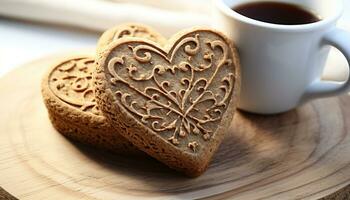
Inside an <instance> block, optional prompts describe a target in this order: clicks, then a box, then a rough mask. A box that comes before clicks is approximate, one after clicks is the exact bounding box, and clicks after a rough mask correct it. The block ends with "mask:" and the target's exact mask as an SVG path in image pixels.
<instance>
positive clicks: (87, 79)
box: [49, 57, 101, 115]
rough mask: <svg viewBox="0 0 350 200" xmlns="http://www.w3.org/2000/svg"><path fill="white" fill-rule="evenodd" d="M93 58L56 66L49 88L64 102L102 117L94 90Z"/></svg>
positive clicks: (52, 72) (50, 78) (51, 75)
mask: <svg viewBox="0 0 350 200" xmlns="http://www.w3.org/2000/svg"><path fill="white" fill-rule="evenodd" d="M94 70H95V65H94V59H93V58H86V57H84V58H76V59H71V60H68V61H65V62H63V63H61V64H59V65H58V66H56V67H55V68H54V69H53V70H52V71H51V73H50V76H49V87H50V90H51V91H52V92H53V94H54V95H55V96H56V97H58V98H59V99H60V100H62V101H63V102H65V103H67V104H69V105H71V106H73V107H76V108H78V109H80V110H81V111H84V112H90V113H93V114H95V115H101V113H100V111H99V110H98V108H97V105H96V100H95V97H94V91H93V88H92V73H93V71H94Z"/></svg>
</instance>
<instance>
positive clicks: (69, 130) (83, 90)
mask: <svg viewBox="0 0 350 200" xmlns="http://www.w3.org/2000/svg"><path fill="white" fill-rule="evenodd" d="M95 69H96V67H95V64H94V58H93V57H92V56H74V57H70V58H67V59H63V60H62V61H61V62H60V63H57V64H55V65H54V66H53V67H51V68H50V70H49V71H48V73H47V74H46V75H45V77H44V79H43V81H42V95H43V99H44V103H45V105H46V107H47V110H48V114H49V118H50V120H51V122H52V124H53V126H54V127H55V129H56V130H57V131H58V132H60V133H61V134H63V135H65V136H66V137H68V138H70V139H72V140H75V141H78V142H81V143H84V144H88V145H92V146H94V147H98V148H101V149H107V150H111V151H113V152H116V153H125V154H134V155H142V154H143V153H142V152H141V151H139V150H138V149H137V148H136V147H135V146H134V145H132V144H131V143H130V142H129V141H128V140H126V139H125V138H124V137H123V136H121V135H120V134H119V133H118V131H117V130H115V129H114V128H113V127H112V126H111V125H110V124H109V123H108V121H107V120H106V118H105V117H104V116H103V115H102V112H101V111H100V110H99V108H98V106H97V105H96V100H95V95H94V91H93V87H92V74H93V71H94V70H95Z"/></svg>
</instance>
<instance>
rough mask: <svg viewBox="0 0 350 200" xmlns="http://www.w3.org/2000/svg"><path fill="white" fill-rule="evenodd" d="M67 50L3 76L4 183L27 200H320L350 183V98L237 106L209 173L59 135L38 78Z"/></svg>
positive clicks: (0, 135)
mask: <svg viewBox="0 0 350 200" xmlns="http://www.w3.org/2000/svg"><path fill="white" fill-rule="evenodd" d="M63 56H65V55H58V56H57V55H56V56H50V57H47V58H44V59H41V60H39V61H36V62H33V63H30V64H27V65H24V66H22V67H20V68H18V69H16V70H14V71H13V72H11V73H9V74H8V75H7V76H5V77H3V78H2V79H1V80H0V102H1V104H0V186H1V187H2V188H4V189H5V190H6V191H8V192H9V193H11V194H12V195H14V196H16V197H17V198H19V199H104V200H108V199H119V200H121V199H142V200H145V199H194V198H204V199H206V198H208V199H225V198H230V199H236V200H239V199H249V200H253V199H284V200H285V199H318V198H320V197H323V196H326V195H328V194H330V193H333V192H335V191H337V190H339V189H340V188H342V187H344V186H346V185H347V184H349V183H350V156H349V154H350V132H349V131H350V97H349V96H342V97H338V98H329V99H323V100H318V101H313V102H311V103H309V104H306V105H304V106H301V107H300V108H298V109H296V110H293V111H291V112H288V113H285V114H281V115H274V116H257V115H253V114H247V113H241V112H239V113H238V114H237V115H236V116H235V119H234V121H233V122H232V126H231V127H230V134H229V135H228V136H227V138H226V139H225V141H224V143H223V144H222V145H221V147H220V149H219V151H218V152H217V154H216V155H215V157H214V159H213V161H212V162H211V165H210V167H209V169H208V171H207V172H206V173H205V174H203V175H202V176H200V177H198V178H195V179H191V178H187V177H184V176H183V175H181V174H178V173H176V172H174V171H172V170H170V169H168V168H167V167H166V166H164V165H162V164H161V163H159V162H157V161H156V160H154V159H152V158H150V157H127V156H125V157H121V156H118V155H113V154H111V153H108V152H103V151H99V150H96V149H94V148H91V147H86V146H83V145H80V144H78V143H74V142H71V141H69V140H68V139H66V138H65V137H63V136H62V135H60V134H59V133H58V132H57V131H55V129H53V127H52V126H51V124H50V121H49V119H48V116H47V113H46V109H45V107H44V104H43V102H42V98H41V94H40V81H41V78H42V75H43V73H44V72H45V71H46V70H47V68H48V67H49V66H50V65H51V64H52V63H55V62H58V61H59V59H60V58H62V57H63Z"/></svg>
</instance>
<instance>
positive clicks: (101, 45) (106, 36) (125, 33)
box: [96, 23, 166, 54]
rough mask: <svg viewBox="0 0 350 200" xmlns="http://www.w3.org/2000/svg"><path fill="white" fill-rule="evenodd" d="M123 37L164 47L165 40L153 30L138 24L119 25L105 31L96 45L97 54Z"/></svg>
mask: <svg viewBox="0 0 350 200" xmlns="http://www.w3.org/2000/svg"><path fill="white" fill-rule="evenodd" d="M125 37H138V38H145V39H147V40H150V41H153V42H156V43H158V44H159V45H164V44H165V42H166V39H165V38H164V37H163V36H162V35H161V34H159V33H158V32H157V31H155V30H154V29H153V28H151V27H149V26H147V25H144V24H138V23H126V24H120V25H118V26H115V27H113V28H110V29H108V30H107V31H105V32H104V33H103V34H102V36H101V37H100V39H99V40H98V43H97V48H96V49H97V54H99V53H100V52H102V51H103V50H104V49H105V48H106V47H107V46H108V45H109V44H110V43H111V42H113V41H115V40H118V39H120V38H125Z"/></svg>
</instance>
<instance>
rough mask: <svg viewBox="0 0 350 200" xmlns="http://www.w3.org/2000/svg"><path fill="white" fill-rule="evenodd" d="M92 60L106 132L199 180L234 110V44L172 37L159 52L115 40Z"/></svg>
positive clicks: (200, 32) (211, 34)
mask: <svg viewBox="0 0 350 200" xmlns="http://www.w3.org/2000/svg"><path fill="white" fill-rule="evenodd" d="M96 61H97V70H96V74H95V82H94V84H95V92H96V98H97V103H98V105H99V107H100V108H101V110H102V112H103V113H104V115H105V116H106V117H107V118H108V119H109V121H110V123H111V124H112V126H114V127H115V128H116V129H118V130H123V131H122V132H121V134H122V135H123V136H124V137H126V138H127V139H128V140H129V141H131V142H132V143H133V144H134V145H136V146H137V147H138V148H139V149H141V150H142V151H144V152H146V153H148V154H149V155H151V156H153V157H155V158H156V159H158V160H159V161H161V162H163V163H165V164H166V165H168V166H169V167H171V168H174V169H177V170H179V171H182V172H184V173H186V174H188V175H190V176H198V175H200V174H201V173H203V172H204V171H205V169H206V168H207V166H208V164H209V162H210V160H211V158H212V156H213V154H214V152H215V151H216V150H217V148H218V146H219V145H220V143H221V141H222V139H223V138H224V135H225V133H226V131H227V129H228V126H229V124H230V122H231V120H232V117H233V114H234V111H235V107H236V104H237V95H238V93H239V88H240V67H239V61H238V57H237V52H236V50H235V48H234V47H233V44H232V43H231V42H230V41H229V40H228V39H227V38H226V37H225V36H224V35H222V34H221V33H218V32H216V31H214V30H211V29H201V28H197V29H191V30H188V31H184V32H181V33H179V34H177V35H176V36H174V37H173V38H172V39H171V40H170V41H169V42H168V45H167V47H165V48H162V47H161V46H160V45H158V44H156V43H152V42H150V41H147V40H143V39H136V38H134V39H133V38H126V39H121V40H118V41H116V42H114V43H113V44H112V45H110V46H109V48H108V49H107V50H106V51H104V53H103V54H101V55H100V57H99V58H97V60H96Z"/></svg>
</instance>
